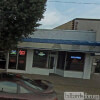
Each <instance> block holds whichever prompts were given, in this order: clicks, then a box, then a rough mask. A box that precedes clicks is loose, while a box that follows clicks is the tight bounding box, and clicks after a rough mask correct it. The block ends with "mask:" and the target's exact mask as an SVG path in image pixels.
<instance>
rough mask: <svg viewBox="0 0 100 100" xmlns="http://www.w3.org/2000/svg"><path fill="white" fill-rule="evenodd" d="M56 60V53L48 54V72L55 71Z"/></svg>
mask: <svg viewBox="0 0 100 100" xmlns="http://www.w3.org/2000/svg"><path fill="white" fill-rule="evenodd" d="M56 61H57V57H56V55H50V56H49V69H50V73H55V71H56Z"/></svg>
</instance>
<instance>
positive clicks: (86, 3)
mask: <svg viewBox="0 0 100 100" xmlns="http://www.w3.org/2000/svg"><path fill="white" fill-rule="evenodd" d="M48 2H56V3H71V4H85V5H100V3H89V2H84V3H83V2H66V1H48Z"/></svg>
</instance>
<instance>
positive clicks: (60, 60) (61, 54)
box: [57, 51, 66, 70]
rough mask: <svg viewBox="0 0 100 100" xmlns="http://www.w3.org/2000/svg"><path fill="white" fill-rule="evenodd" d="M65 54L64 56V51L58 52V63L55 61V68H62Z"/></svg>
mask: <svg viewBox="0 0 100 100" xmlns="http://www.w3.org/2000/svg"><path fill="white" fill-rule="evenodd" d="M65 56H66V52H64V51H60V52H58V63H57V68H58V69H63V70H64V66H65Z"/></svg>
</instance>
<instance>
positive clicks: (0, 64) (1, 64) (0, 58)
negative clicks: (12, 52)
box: [0, 51, 6, 69]
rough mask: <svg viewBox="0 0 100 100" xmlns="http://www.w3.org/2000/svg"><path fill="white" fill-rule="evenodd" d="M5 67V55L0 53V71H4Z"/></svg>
mask: <svg viewBox="0 0 100 100" xmlns="http://www.w3.org/2000/svg"><path fill="white" fill-rule="evenodd" d="M5 67H6V53H5V52H2V51H1V52H0V69H5Z"/></svg>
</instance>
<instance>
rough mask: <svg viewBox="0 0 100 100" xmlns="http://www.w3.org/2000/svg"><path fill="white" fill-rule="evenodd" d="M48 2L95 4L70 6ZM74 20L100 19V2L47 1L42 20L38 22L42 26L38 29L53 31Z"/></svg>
mask: <svg viewBox="0 0 100 100" xmlns="http://www.w3.org/2000/svg"><path fill="white" fill-rule="evenodd" d="M50 1H61V2H78V3H97V4H94V5H93V4H72V3H57V2H50ZM75 18H92V19H100V0H48V1H47V3H46V11H45V13H44V18H43V19H42V20H41V21H40V22H39V23H40V24H42V25H41V26H40V27H39V29H53V28H55V27H57V26H59V25H61V24H64V23H66V22H68V21H70V20H73V19H75Z"/></svg>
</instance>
